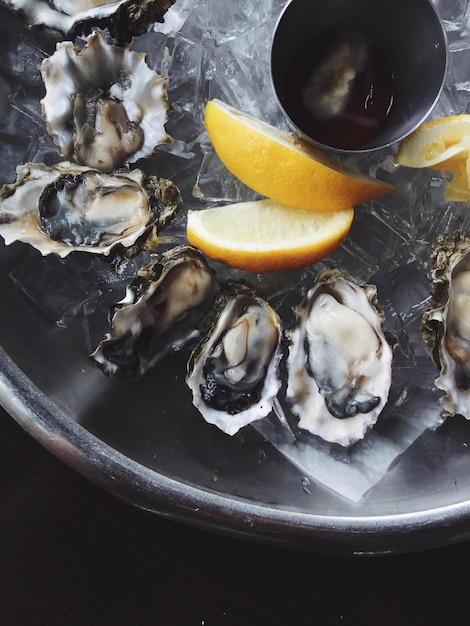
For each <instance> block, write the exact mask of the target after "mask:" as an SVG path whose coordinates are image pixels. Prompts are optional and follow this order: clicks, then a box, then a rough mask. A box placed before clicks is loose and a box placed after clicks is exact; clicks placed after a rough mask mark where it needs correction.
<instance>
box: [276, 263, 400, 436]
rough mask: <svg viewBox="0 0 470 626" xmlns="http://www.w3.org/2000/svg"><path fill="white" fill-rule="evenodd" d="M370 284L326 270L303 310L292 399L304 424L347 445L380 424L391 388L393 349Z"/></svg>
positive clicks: (293, 349)
mask: <svg viewBox="0 0 470 626" xmlns="http://www.w3.org/2000/svg"><path fill="white" fill-rule="evenodd" d="M383 319H384V318H383V313H382V310H381V308H380V307H379V306H378V305H377V290H376V288H375V286H373V285H364V286H360V285H358V284H357V283H355V282H354V281H352V280H351V279H350V278H348V277H347V276H346V275H345V274H344V273H343V272H341V271H340V270H335V269H333V270H325V271H324V272H322V273H321V274H319V275H318V277H317V280H316V283H315V285H314V286H313V287H312V289H310V291H309V292H308V293H307V295H306V298H305V301H304V302H303V304H302V305H301V307H300V308H299V310H298V320H297V324H296V326H295V328H294V329H293V331H292V334H291V345H290V349H289V356H288V360H287V366H288V387H287V398H288V400H289V401H290V402H291V404H292V411H293V413H295V414H296V415H297V416H298V417H299V418H300V419H299V424H298V425H299V427H300V428H303V429H306V430H308V431H310V432H311V433H313V434H315V435H319V436H320V437H322V438H323V439H325V440H326V441H330V442H332V443H338V444H340V445H342V446H349V445H351V444H352V443H354V442H356V441H358V440H359V439H361V438H362V437H364V435H365V433H366V431H367V430H368V429H369V428H370V427H371V426H373V424H375V422H376V421H377V418H378V416H379V414H380V413H381V411H382V409H383V408H384V405H385V403H386V401H387V399H388V394H389V390H390V386H391V374H392V371H391V365H392V348H391V346H390V345H389V341H388V339H387V337H386V336H385V334H384V331H383V329H382V325H383Z"/></svg>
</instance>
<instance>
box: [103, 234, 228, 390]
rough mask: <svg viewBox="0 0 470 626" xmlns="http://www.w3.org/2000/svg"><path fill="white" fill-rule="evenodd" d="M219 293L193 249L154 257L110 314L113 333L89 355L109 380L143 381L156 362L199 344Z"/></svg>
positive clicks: (209, 271) (209, 273) (172, 251)
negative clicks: (111, 377) (202, 327)
mask: <svg viewBox="0 0 470 626" xmlns="http://www.w3.org/2000/svg"><path fill="white" fill-rule="evenodd" d="M216 290H217V282H216V278H215V274H214V272H213V271H212V269H211V268H210V267H209V266H208V264H207V262H206V260H205V258H204V257H203V255H202V254H201V253H200V252H199V251H198V250H196V249H195V248H192V247H191V246H177V247H176V248H172V249H171V250H169V251H167V252H164V253H163V254H161V255H152V256H151V260H150V262H149V263H148V264H146V265H145V266H144V267H142V268H141V269H140V271H139V273H138V275H137V277H136V278H135V279H134V281H133V282H132V283H131V284H130V285H129V286H128V288H127V291H126V295H125V297H124V299H123V300H121V302H119V303H118V304H117V305H116V306H115V307H113V310H112V311H111V314H110V323H111V330H110V332H109V333H108V334H107V336H106V337H105V339H104V340H103V341H102V342H101V343H100V344H99V346H98V347H97V349H96V350H95V351H94V352H93V354H92V355H91V358H92V359H93V360H94V361H95V362H96V363H97V365H98V366H99V367H100V368H101V369H102V370H103V372H104V373H105V374H107V375H108V376H119V377H123V378H130V379H133V380H139V379H140V378H142V376H143V375H144V374H145V373H146V372H147V371H148V370H149V369H150V368H152V367H154V366H155V365H156V364H157V363H158V361H160V360H161V359H162V358H163V357H164V356H166V355H167V354H169V353H170V352H176V351H178V350H181V349H182V348H183V347H185V346H187V345H189V344H190V343H191V342H195V341H196V340H197V338H198V337H199V332H200V330H199V329H200V325H201V322H202V319H203V318H204V316H205V315H206V314H207V313H208V311H209V310H210V309H211V307H212V305H213V302H214V299H215V294H216Z"/></svg>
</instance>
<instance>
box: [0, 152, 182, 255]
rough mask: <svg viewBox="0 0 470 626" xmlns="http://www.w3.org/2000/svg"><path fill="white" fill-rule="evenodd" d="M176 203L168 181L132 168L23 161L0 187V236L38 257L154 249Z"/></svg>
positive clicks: (177, 199)
mask: <svg viewBox="0 0 470 626" xmlns="http://www.w3.org/2000/svg"><path fill="white" fill-rule="evenodd" d="M181 206H182V199H181V195H180V193H179V190H178V188H177V187H176V186H175V185H174V183H172V182H171V181H169V180H166V179H158V178H157V177H156V176H145V175H144V173H143V172H142V171H141V170H138V169H135V170H132V171H129V172H128V171H117V172H115V173H114V174H106V173H103V172H99V171H97V170H92V169H90V168H89V167H84V166H81V165H76V164H74V163H68V162H61V163H58V164H56V165H54V166H52V167H48V166H46V165H44V164H42V163H26V164H23V165H19V166H18V167H17V180H16V182H15V183H13V184H8V185H4V186H3V187H2V188H1V189H0V235H1V236H2V237H3V238H4V239H5V243H6V244H7V245H9V244H11V243H12V242H14V241H22V242H24V243H28V244H30V245H32V246H33V247H35V248H37V249H38V250H39V251H40V252H41V254H43V255H46V254H50V253H56V254H58V255H59V256H61V257H65V256H67V255H68V254H70V253H71V252H73V251H81V252H92V253H95V254H103V255H108V254H109V253H110V252H111V250H112V249H113V248H114V246H116V245H117V244H120V245H121V246H124V247H125V248H130V247H131V246H137V247H138V245H139V243H140V244H141V246H144V245H145V244H146V243H147V242H148V241H150V242H151V245H152V246H153V247H154V246H155V245H156V243H157V240H156V234H157V232H158V231H159V230H160V229H161V228H163V227H164V226H165V225H166V224H167V223H168V221H169V220H170V219H172V217H173V216H174V215H175V214H176V213H177V211H178V210H179V209H180V208H181Z"/></svg>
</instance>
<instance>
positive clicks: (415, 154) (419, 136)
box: [395, 114, 470, 201]
mask: <svg viewBox="0 0 470 626" xmlns="http://www.w3.org/2000/svg"><path fill="white" fill-rule="evenodd" d="M469 155H470V115H466V114H462V115H451V116H449V117H441V118H438V119H435V120H432V121H431V122H426V123H425V124H422V125H421V126H419V127H418V128H417V129H416V130H415V131H414V132H413V133H411V135H409V136H408V137H406V138H405V139H403V141H402V142H401V143H400V145H399V147H398V151H397V155H396V157H395V161H396V163H398V164H399V165H404V166H406V167H415V168H420V167H431V168H433V169H435V170H438V171H440V172H443V173H444V172H448V173H449V174H452V178H451V180H450V181H448V182H447V186H446V193H445V197H446V200H457V201H467V200H470V182H469V181H470V161H469Z"/></svg>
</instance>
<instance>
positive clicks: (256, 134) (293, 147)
mask: <svg viewBox="0 0 470 626" xmlns="http://www.w3.org/2000/svg"><path fill="white" fill-rule="evenodd" d="M204 124H205V128H206V130H207V134H208V136H209V139H210V140H211V142H212V145H213V147H214V150H215V152H216V154H217V155H218V157H219V159H220V160H221V161H222V163H223V164H224V165H225V167H226V168H227V169H228V170H229V171H230V172H231V173H232V174H233V175H234V176H236V177H237V178H238V179H239V180H240V181H241V182H243V183H244V184H245V185H247V186H248V187H250V188H251V189H253V190H255V191H256V192H258V193H259V194H260V195H263V196H266V197H268V198H271V199H273V200H276V201H277V202H281V203H283V204H286V205H289V206H294V207H297V208H300V209H306V210H313V211H337V210H343V209H349V208H351V207H355V206H358V205H359V204H362V203H363V202H366V201H368V200H372V199H374V198H376V197H378V196H380V195H382V194H385V193H388V192H389V191H392V190H393V189H394V187H393V186H391V185H388V184H386V183H383V182H380V181H378V180H376V179H374V178H372V177H369V176H366V175H364V174H362V173H360V172H357V171H356V170H354V169H352V168H348V167H345V166H343V165H342V164H340V163H337V162H335V161H333V160H332V159H330V158H328V157H326V156H325V155H323V154H322V153H321V152H319V151H317V150H314V149H313V148H311V147H310V146H307V144H305V143H303V142H301V141H300V140H298V139H296V138H295V137H294V135H292V134H290V133H285V132H282V131H280V130H279V129H277V128H275V127H273V126H270V125H269V124H267V123H266V122H263V121H262V120H259V119H257V118H255V117H252V116H251V115H248V114H246V113H244V112H242V111H240V110H238V109H236V108H234V107H232V106H230V105H228V104H226V103H224V102H222V101H220V100H210V101H209V102H208V103H207V106H206V110H205V117H204Z"/></svg>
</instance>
